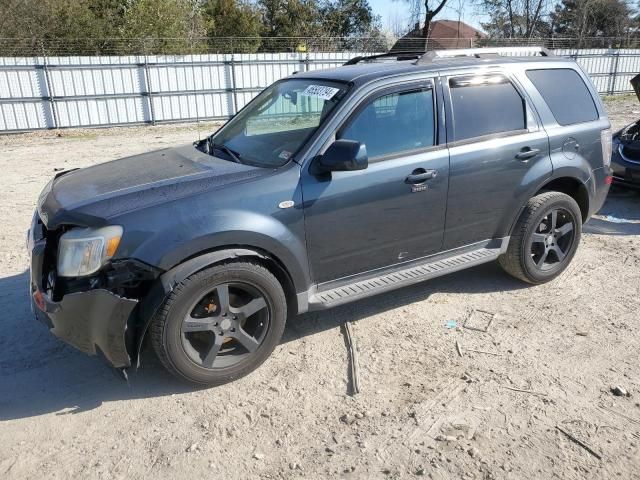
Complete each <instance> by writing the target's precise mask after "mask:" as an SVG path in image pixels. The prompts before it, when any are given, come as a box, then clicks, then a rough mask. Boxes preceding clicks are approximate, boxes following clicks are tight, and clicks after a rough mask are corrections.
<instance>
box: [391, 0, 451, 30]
mask: <svg viewBox="0 0 640 480" xmlns="http://www.w3.org/2000/svg"><path fill="white" fill-rule="evenodd" d="M402 1H404V2H405V3H408V4H409V8H410V12H411V18H412V20H413V23H414V24H416V25H417V26H418V25H420V21H421V19H422V18H424V25H423V26H422V37H423V38H428V37H429V30H430V27H431V22H432V20H433V19H434V17H435V16H436V15H438V14H439V13H440V11H441V10H442V9H443V8H444V6H445V5H446V3H447V0H402ZM423 5H424V9H423ZM434 7H435V8H434ZM422 15H424V17H422Z"/></svg>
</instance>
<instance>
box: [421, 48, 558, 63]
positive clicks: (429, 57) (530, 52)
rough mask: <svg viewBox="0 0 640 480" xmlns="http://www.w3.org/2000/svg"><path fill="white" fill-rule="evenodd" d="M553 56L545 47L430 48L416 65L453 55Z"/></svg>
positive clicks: (483, 56)
mask: <svg viewBox="0 0 640 480" xmlns="http://www.w3.org/2000/svg"><path fill="white" fill-rule="evenodd" d="M536 54H538V55H539V56H541V57H554V56H555V55H554V54H553V52H551V51H550V50H548V49H546V48H545V47H483V48H452V49H450V50H431V51H429V52H427V53H425V54H424V55H422V56H421V57H420V58H418V59H417V60H416V65H423V64H426V63H431V62H433V60H435V59H436V58H453V57H475V58H485V57H495V56H503V55H507V56H513V57H521V56H534V55H536Z"/></svg>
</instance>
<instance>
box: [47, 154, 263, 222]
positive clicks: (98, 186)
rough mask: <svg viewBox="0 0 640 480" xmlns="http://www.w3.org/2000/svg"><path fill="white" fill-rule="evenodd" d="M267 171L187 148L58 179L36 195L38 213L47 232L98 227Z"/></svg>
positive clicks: (79, 171) (89, 168)
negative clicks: (64, 226)
mask: <svg viewBox="0 0 640 480" xmlns="http://www.w3.org/2000/svg"><path fill="white" fill-rule="evenodd" d="M271 172H272V170H271V169H267V168H259V167H254V166H248V165H242V164H239V163H235V162H231V161H228V160H224V159H222V158H216V157H212V156H211V155H208V154H206V153H204V152H201V151H200V150H198V149H196V148H195V146H194V145H186V146H182V147H178V148H170V149H163V150H157V151H153V152H148V153H143V154H141V155H134V156H132V157H126V158H122V159H119V160H114V161H111V162H106V163H102V164H99V165H95V166H92V167H88V168H83V169H77V170H72V171H69V172H63V173H62V174H58V175H57V176H56V177H55V178H54V179H53V180H52V182H51V183H50V184H49V185H47V187H45V190H43V192H42V194H41V195H40V198H39V200H38V212H39V214H40V217H41V219H42V221H43V222H44V224H45V225H46V226H47V228H50V229H51V228H55V227H56V226H57V225H59V224H72V225H87V226H99V225H101V224H104V223H106V219H107V218H109V217H112V216H115V215H118V214H122V213H125V212H127V211H132V210H135V209H140V208H145V207H148V206H152V205H155V204H159V203H163V202H166V201H171V200H173V199H177V198H181V197H185V196H188V195H192V194H196V193H199V192H203V191H207V190H210V189H212V188H218V187H222V186H226V185H229V184H232V183H236V182H241V181H245V180H248V179H251V178H255V177H259V176H261V175H266V174H269V173H271Z"/></svg>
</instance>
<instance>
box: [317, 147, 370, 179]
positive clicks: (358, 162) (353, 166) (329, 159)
mask: <svg viewBox="0 0 640 480" xmlns="http://www.w3.org/2000/svg"><path fill="white" fill-rule="evenodd" d="M368 166H369V159H368V157H367V147H366V145H365V144H364V143H360V142H357V141H355V140H336V141H335V142H333V143H332V144H331V145H330V146H329V148H327V150H326V151H325V152H324V155H322V157H320V160H319V162H318V164H317V168H316V171H317V173H327V172H350V171H353V170H364V169H365V168H367V167H368Z"/></svg>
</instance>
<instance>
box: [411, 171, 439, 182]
mask: <svg viewBox="0 0 640 480" xmlns="http://www.w3.org/2000/svg"><path fill="white" fill-rule="evenodd" d="M437 174H438V171H437V170H425V169H424V168H416V169H415V170H414V171H413V172H412V173H411V175H409V176H408V177H407V178H406V179H405V182H406V183H411V184H413V185H416V184H418V183H422V182H426V181H427V180H431V179H432V178H435V177H436V175H437Z"/></svg>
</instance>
